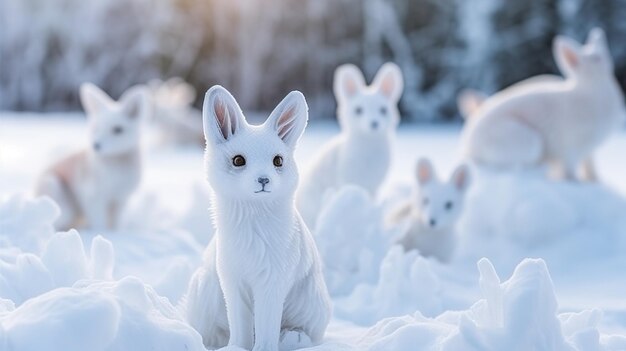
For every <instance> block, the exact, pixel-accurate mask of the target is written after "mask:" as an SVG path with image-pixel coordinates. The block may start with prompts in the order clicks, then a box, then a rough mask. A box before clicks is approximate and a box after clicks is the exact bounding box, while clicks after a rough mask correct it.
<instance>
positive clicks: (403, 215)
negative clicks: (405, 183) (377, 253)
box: [387, 159, 470, 262]
mask: <svg viewBox="0 0 626 351" xmlns="http://www.w3.org/2000/svg"><path fill="white" fill-rule="evenodd" d="M417 183H418V186H417V187H416V188H415V190H414V192H413V196H412V198H411V199H410V200H408V201H407V202H406V203H404V204H402V205H401V206H399V207H398V208H396V209H395V210H394V211H392V213H391V214H390V216H389V217H388V218H387V223H388V224H390V225H393V226H397V225H398V224H401V223H406V222H407V221H408V222H409V223H408V224H409V229H408V231H407V232H406V233H405V234H404V235H403V236H402V237H401V238H399V239H398V241H397V243H398V244H400V245H402V246H404V249H405V250H406V251H410V250H418V251H419V252H420V254H421V255H422V256H425V257H428V256H432V257H435V258H436V259H438V260H439V261H441V262H448V261H450V259H451V258H452V255H453V254H454V249H455V247H456V237H455V230H456V228H455V227H456V223H457V221H458V219H459V217H460V216H461V214H462V211H463V203H464V198H465V192H466V190H467V188H468V187H469V184H470V174H469V169H468V168H467V166H465V165H461V166H458V167H457V168H456V170H455V171H454V173H453V174H452V176H451V177H450V180H449V181H447V182H442V181H441V180H439V178H438V177H437V174H436V173H435V170H434V169H433V166H432V164H431V163H430V161H428V160H427V159H420V160H419V162H418V163H417Z"/></svg>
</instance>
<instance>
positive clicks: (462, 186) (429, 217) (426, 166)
mask: <svg viewBox="0 0 626 351" xmlns="http://www.w3.org/2000/svg"><path fill="white" fill-rule="evenodd" d="M417 182H418V185H419V187H418V191H417V192H416V201H417V208H418V210H419V218H420V221H421V222H422V224H423V225H424V226H427V227H430V228H449V227H452V226H454V225H455V223H456V221H457V220H458V218H459V217H460V215H461V213H462V211H463V202H464V201H463V200H464V197H465V191H466V190H467V188H468V186H469V183H470V175H469V169H468V168H467V166H465V165H461V166H458V167H457V168H456V170H455V171H454V172H453V173H452V176H451V177H450V179H449V180H448V181H447V182H445V181H441V180H439V178H438V177H437V174H436V173H435V170H434V169H433V166H432V164H431V163H430V161H428V160H427V159H420V160H419V161H418V163H417Z"/></svg>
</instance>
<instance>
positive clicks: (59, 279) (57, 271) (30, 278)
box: [0, 230, 115, 305]
mask: <svg viewBox="0 0 626 351" xmlns="http://www.w3.org/2000/svg"><path fill="white" fill-rule="evenodd" d="M89 256H90V257H88V256H87V254H86V253H85V250H84V246H83V241H82V239H81V237H80V235H79V234H78V232H77V231H75V230H70V231H69V232H63V233H57V234H54V235H53V236H52V238H51V239H50V240H49V241H48V243H47V245H46V247H45V249H44V250H43V254H42V255H41V257H39V256H37V255H35V254H32V253H17V254H15V255H3V256H2V257H0V298H4V299H9V300H11V301H13V302H14V303H15V304H17V305H20V304H22V303H23V302H24V301H26V300H28V299H30V298H33V297H35V296H38V295H40V294H42V293H45V292H47V291H50V290H52V289H54V288H58V287H69V286H72V285H73V284H74V283H76V282H77V281H79V280H81V279H100V280H110V279H112V277H113V266H114V260H115V253H114V251H113V245H112V244H111V242H110V241H108V240H106V239H104V238H102V237H100V236H98V237H95V238H94V239H93V241H92V243H91V251H90V255H89Z"/></svg>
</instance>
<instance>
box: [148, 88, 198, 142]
mask: <svg viewBox="0 0 626 351" xmlns="http://www.w3.org/2000/svg"><path fill="white" fill-rule="evenodd" d="M149 86H150V91H151V98H152V104H153V116H152V117H153V119H152V122H153V124H154V126H155V127H156V129H157V132H158V134H159V142H160V143H162V144H165V145H202V146H204V134H203V133H202V113H201V112H200V111H199V110H197V109H195V108H194V107H193V102H194V101H195V99H196V90H195V89H194V87H193V86H191V85H190V84H188V83H187V82H185V81H184V80H182V79H181V78H170V79H168V80H167V81H165V82H163V81H160V80H154V81H151V82H150V83H149Z"/></svg>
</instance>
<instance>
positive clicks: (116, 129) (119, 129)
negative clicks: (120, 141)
mask: <svg viewBox="0 0 626 351" xmlns="http://www.w3.org/2000/svg"><path fill="white" fill-rule="evenodd" d="M112 131H113V134H115V135H118V134H122V132H124V128H122V126H115V127H113V129H112Z"/></svg>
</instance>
